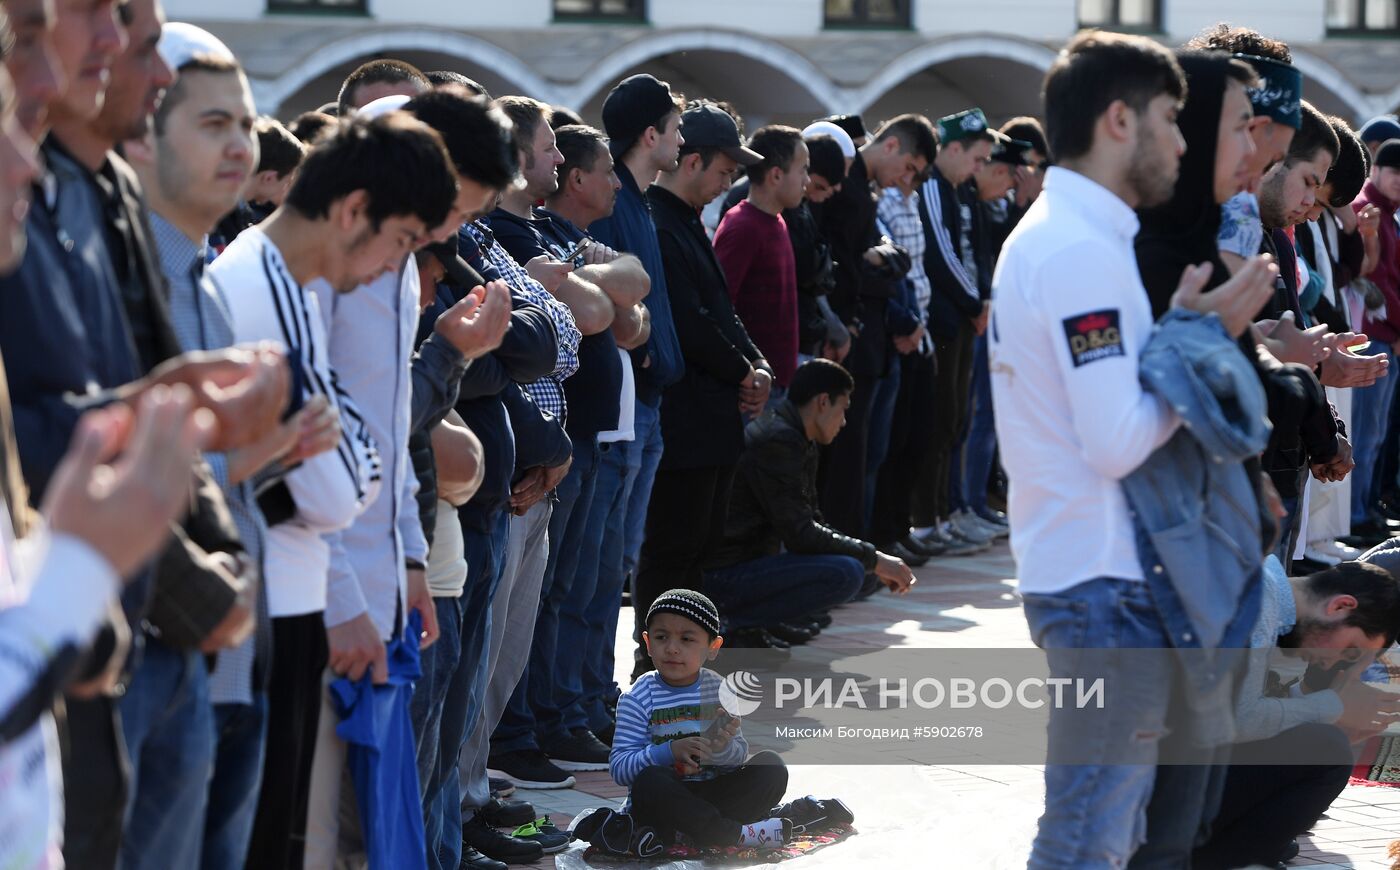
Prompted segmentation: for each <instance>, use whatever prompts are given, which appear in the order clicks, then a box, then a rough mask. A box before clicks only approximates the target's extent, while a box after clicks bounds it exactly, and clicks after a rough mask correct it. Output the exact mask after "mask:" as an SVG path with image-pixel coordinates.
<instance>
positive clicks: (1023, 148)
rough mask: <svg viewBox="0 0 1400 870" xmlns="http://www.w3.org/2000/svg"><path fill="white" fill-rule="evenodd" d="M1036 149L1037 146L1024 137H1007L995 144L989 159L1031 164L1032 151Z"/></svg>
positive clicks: (998, 161)
mask: <svg viewBox="0 0 1400 870" xmlns="http://www.w3.org/2000/svg"><path fill="white" fill-rule="evenodd" d="M1034 150H1036V149H1035V146H1034V145H1032V144H1031V143H1029V142H1027V141H1025V140H1023V139H1007V140H1006V141H1005V142H998V143H997V144H995V145H993V146H992V153H991V156H989V157H988V158H987V159H988V160H992V161H995V162H997V163H1010V164H1011V165H1012V166H1030V165H1031V155H1030V153H1031V152H1032V151H1034Z"/></svg>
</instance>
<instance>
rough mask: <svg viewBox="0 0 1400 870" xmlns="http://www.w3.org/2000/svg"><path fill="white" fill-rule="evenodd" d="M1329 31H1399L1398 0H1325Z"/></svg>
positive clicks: (1399, 11)
mask: <svg viewBox="0 0 1400 870" xmlns="http://www.w3.org/2000/svg"><path fill="white" fill-rule="evenodd" d="M1327 30H1328V31H1329V32H1331V33H1395V32H1396V31H1400V0H1327Z"/></svg>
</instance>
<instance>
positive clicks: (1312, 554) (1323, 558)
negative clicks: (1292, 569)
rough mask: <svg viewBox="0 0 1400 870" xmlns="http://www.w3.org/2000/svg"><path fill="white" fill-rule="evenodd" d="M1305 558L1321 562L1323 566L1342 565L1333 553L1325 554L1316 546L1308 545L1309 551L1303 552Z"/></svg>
mask: <svg viewBox="0 0 1400 870" xmlns="http://www.w3.org/2000/svg"><path fill="white" fill-rule="evenodd" d="M1303 558H1304V559H1310V560H1312V561H1314V562H1320V563H1321V564H1323V565H1340V564H1341V563H1342V560H1341V559H1339V558H1338V557H1336V556H1333V555H1332V554H1331V553H1327V552H1324V551H1323V550H1322V549H1320V548H1319V547H1318V546H1317V545H1314V544H1308V546H1307V549H1305V550H1303Z"/></svg>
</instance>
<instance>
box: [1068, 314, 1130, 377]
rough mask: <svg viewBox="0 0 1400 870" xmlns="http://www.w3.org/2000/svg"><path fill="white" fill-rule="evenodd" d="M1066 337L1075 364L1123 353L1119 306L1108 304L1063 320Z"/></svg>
mask: <svg viewBox="0 0 1400 870" xmlns="http://www.w3.org/2000/svg"><path fill="white" fill-rule="evenodd" d="M1064 327H1065V341H1066V342H1067V343H1068V344H1069V357H1070V359H1071V360H1073V361H1074V367H1075V368H1079V367H1080V366H1082V365H1088V364H1089V363H1091V362H1097V361H1099V360H1101V359H1108V358H1109V357H1112V356H1123V336H1122V335H1121V334H1120V333H1119V331H1118V309H1116V308H1105V309H1104V310H1103V311H1090V312H1089V313H1088V314H1077V315H1075V316H1074V317H1067V318H1065V320H1064Z"/></svg>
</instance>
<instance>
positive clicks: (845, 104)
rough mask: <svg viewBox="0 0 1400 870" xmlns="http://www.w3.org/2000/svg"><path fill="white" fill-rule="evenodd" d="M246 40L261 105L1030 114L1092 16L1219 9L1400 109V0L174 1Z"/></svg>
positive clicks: (1113, 23) (1185, 20)
mask: <svg viewBox="0 0 1400 870" xmlns="http://www.w3.org/2000/svg"><path fill="white" fill-rule="evenodd" d="M165 3H166V13H167V15H168V17H169V18H170V20H172V21H189V22H192V23H195V24H198V25H200V26H203V27H206V28H208V29H209V30H210V31H212V32H213V33H215V34H216V35H218V36H219V37H221V38H222V39H224V40H225V41H226V42H227V43H228V44H229V45H230V47H232V48H233V50H234V51H235V52H236V53H237V54H238V56H239V58H240V59H241V60H242V61H243V63H244V65H245V67H246V68H247V70H248V74H249V77H250V79H251V80H252V83H253V89H254V96H255V97H256V99H257V102H258V108H259V110H260V111H262V112H265V113H268V114H274V115H277V116H279V117H283V118H289V117H293V116H295V115H296V114H298V113H299V112H302V111H305V110H307V109H312V108H315V107H317V106H319V105H320V104H322V103H325V102H329V101H331V100H334V99H335V97H336V93H337V91H338V89H339V85H340V82H341V80H342V79H343V78H344V77H345V75H346V74H348V73H349V72H350V70H352V69H354V68H355V67H356V66H358V65H359V64H361V63H363V62H364V61H366V60H370V59H373V58H378V57H396V58H401V59H403V60H406V61H409V62H411V63H414V64H416V65H417V66H419V67H420V68H422V69H424V70H437V69H450V70H455V71H458V72H461V73H463V74H465V75H468V76H470V77H472V78H474V79H476V80H477V81H480V82H481V83H482V84H483V85H485V86H486V87H487V88H488V89H489V90H490V91H491V92H492V93H493V94H496V95H504V94H511V93H516V94H526V95H529V96H533V97H536V98H537V99H541V100H544V101H546V102H549V103H553V104H558V105H565V106H569V107H570V108H573V109H576V110H578V111H580V112H581V113H583V115H584V116H585V117H586V118H589V119H590V120H596V119H597V117H598V110H599V107H600V105H601V103H602V99H603V97H604V96H606V94H607V92H608V90H609V89H610V88H611V87H612V85H613V84H614V83H616V82H617V81H618V80H619V79H621V78H623V77H624V76H627V75H630V74H632V73H634V72H642V71H645V72H650V73H652V74H653V75H656V76H657V77H658V78H662V79H664V80H666V81H669V82H670V83H671V84H672V86H673V87H674V88H675V89H677V90H679V91H681V92H683V93H685V94H686V95H687V96H691V97H700V96H703V97H711V98H714V99H726V100H729V101H730V102H731V103H733V104H734V105H735V107H736V108H738V110H739V111H740V112H742V113H743V114H744V115H745V117H746V118H747V119H748V122H749V126H750V129H752V128H753V127H755V126H757V125H759V124H763V123H768V122H774V121H776V122H789V123H793V122H799V121H805V120H807V119H810V118H813V117H816V116H819V115H825V114H831V113H837V112H858V113H862V114H863V115H865V116H866V119H867V122H868V123H873V122H875V121H878V120H879V119H880V118H884V117H889V116H890V115H893V114H896V113H898V112H904V111H919V112H924V113H926V114H929V115H931V116H938V115H941V114H946V113H948V112H953V111H957V110H960V109H963V108H966V107H968V106H972V105H978V106H981V107H982V108H983V109H984V110H986V112H987V114H988V115H989V116H990V118H991V119H992V120H993V121H995V122H1000V121H1001V120H1004V119H1005V118H1008V117H1011V116H1013V115H1018V114H1033V113H1035V112H1036V111H1037V107H1038V105H1039V90H1040V83H1041V79H1042V77H1043V75H1044V72H1045V70H1046V69H1047V68H1048V67H1049V65H1050V63H1051V62H1052V61H1053V60H1054V57H1055V53H1056V51H1057V50H1058V48H1059V47H1060V46H1061V45H1063V43H1064V42H1065V40H1067V39H1068V38H1069V37H1070V36H1072V35H1073V34H1074V33H1075V31H1076V30H1078V29H1079V28H1080V27H1081V26H1104V27H1107V28H1109V29H1119V30H1129V31H1134V32H1141V33H1146V34H1149V35H1151V36H1153V37H1155V38H1157V39H1160V40H1161V41H1162V42H1164V43H1166V44H1169V45H1179V44H1180V43H1182V42H1184V41H1186V40H1187V39H1189V38H1190V37H1191V36H1193V35H1194V34H1196V33H1197V32H1199V31H1200V30H1202V29H1203V28H1206V27H1208V26H1210V25H1212V24H1215V23H1216V22H1219V21H1228V22H1231V23H1233V24H1240V25H1244V26H1248V27H1253V28H1255V29H1258V30H1260V31H1261V32H1263V33H1265V34H1267V35H1269V36H1272V37H1275V38H1278V39H1282V40H1284V41H1286V42H1288V43H1289V45H1290V47H1291V48H1292V51H1293V56H1294V63H1295V64H1296V65H1297V66H1298V67H1299V68H1300V69H1301V70H1302V71H1303V74H1304V76H1305V79H1306V82H1305V86H1304V96H1305V97H1306V98H1307V99H1309V100H1310V101H1312V102H1313V103H1314V104H1316V105H1317V106H1318V107H1319V108H1320V109H1322V110H1323V111H1325V112H1329V113H1333V114H1338V115H1341V116H1343V117H1345V118H1347V119H1349V120H1351V121H1353V122H1359V121H1364V120H1365V119H1366V118H1368V117H1371V116H1373V115H1376V114H1380V113H1383V112H1391V111H1394V110H1395V109H1396V108H1397V106H1400V0H165Z"/></svg>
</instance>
